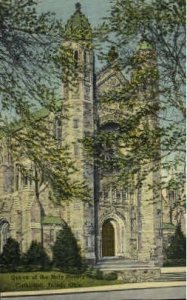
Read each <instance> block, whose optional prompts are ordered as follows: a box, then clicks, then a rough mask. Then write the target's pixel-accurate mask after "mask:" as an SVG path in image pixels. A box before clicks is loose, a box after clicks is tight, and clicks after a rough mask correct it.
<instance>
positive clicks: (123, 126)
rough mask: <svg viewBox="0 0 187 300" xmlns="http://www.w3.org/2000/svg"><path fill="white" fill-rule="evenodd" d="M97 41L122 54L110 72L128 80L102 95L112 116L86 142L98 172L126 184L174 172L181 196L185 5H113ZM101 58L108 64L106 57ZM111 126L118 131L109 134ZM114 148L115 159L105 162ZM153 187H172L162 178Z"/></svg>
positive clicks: (156, 1)
mask: <svg viewBox="0 0 187 300" xmlns="http://www.w3.org/2000/svg"><path fill="white" fill-rule="evenodd" d="M98 32H99V31H98ZM98 36H99V38H100V40H101V41H105V42H106V41H107V42H108V45H109V46H110V45H111V46H112V47H113V49H114V46H115V47H116V49H118V54H119V57H118V59H117V61H115V64H114V65H113V68H114V69H115V68H116V66H118V70H122V71H123V74H124V75H125V80H124V82H121V87H117V88H116V90H115V89H109V91H107V92H106V93H103V94H102V95H100V96H99V97H100V98H99V102H98V107H99V110H101V111H103V112H106V113H107V112H108V113H107V117H108V119H107V118H106V120H104V121H103V120H102V121H101V120H100V124H99V126H98V129H99V130H98V132H97V133H96V135H95V137H94V138H93V139H89V138H88V139H87V140H86V141H85V148H86V149H87V152H88V153H89V154H93V155H94V157H95V163H96V164H97V165H98V167H99V169H100V170H101V173H111V171H112V172H113V173H114V174H115V177H116V175H117V176H118V179H117V181H118V182H119V181H122V184H125V185H127V184H128V182H129V181H132V180H131V178H132V177H133V176H134V175H137V176H136V177H138V178H139V179H138V180H139V181H141V182H142V181H143V180H144V179H145V178H146V176H147V175H148V174H150V172H152V171H155V172H156V171H160V169H161V168H162V169H163V170H164V174H165V173H166V174H167V176H168V173H169V174H171V173H172V175H173V178H174V179H175V183H176V185H177V186H176V187H175V188H176V190H178V192H179V193H181V194H183V191H184V182H185V176H184V169H185V167H184V166H185V81H186V78H185V1H184V0H177V1H175V0H172V1H168V0H164V1H163V0H151V1H144V0H141V1H131V0H112V8H111V12H110V15H109V16H108V17H106V18H105V22H104V23H103V25H102V26H101V27H100V32H99V34H98ZM110 52H111V51H110ZM104 58H105V59H106V61H107V60H108V58H107V54H106V55H104ZM115 58H117V55H116V57H115ZM110 108H111V109H110ZM109 122H111V123H113V124H114V123H115V124H117V127H118V129H117V130H115V129H114V126H110V127H111V128H110V129H107V126H106V125H107V123H109ZM103 124H104V125H103ZM114 145H115V151H114V152H115V155H111V156H110V158H109V159H108V160H107V159H106V157H107V156H108V149H113V147H114ZM150 162H152V164H151V163H150ZM116 171H117V172H116ZM167 176H166V177H167ZM141 182H140V184H141ZM155 184H157V187H159V188H160V189H168V188H169V187H168V185H169V184H168V180H167V179H166V178H164V177H163V180H161V182H159V180H158V181H157V182H155ZM179 205H181V203H180V204H179Z"/></svg>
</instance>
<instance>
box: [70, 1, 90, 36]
mask: <svg viewBox="0 0 187 300" xmlns="http://www.w3.org/2000/svg"><path fill="white" fill-rule="evenodd" d="M75 9H76V10H75V12H74V14H73V15H72V16H71V17H70V19H69V20H68V21H67V24H66V26H65V38H67V39H70V40H85V41H86V40H91V39H92V28H91V25H90V23H89V21H88V19H87V18H86V16H85V15H84V14H83V13H82V11H81V4H80V3H76V4H75Z"/></svg>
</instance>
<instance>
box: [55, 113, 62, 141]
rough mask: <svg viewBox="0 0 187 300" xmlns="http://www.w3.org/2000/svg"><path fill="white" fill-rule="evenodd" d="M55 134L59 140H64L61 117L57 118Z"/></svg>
mask: <svg viewBox="0 0 187 300" xmlns="http://www.w3.org/2000/svg"><path fill="white" fill-rule="evenodd" d="M54 136H55V138H56V140H57V141H61V140H62V121H61V119H59V118H56V119H55V125H54Z"/></svg>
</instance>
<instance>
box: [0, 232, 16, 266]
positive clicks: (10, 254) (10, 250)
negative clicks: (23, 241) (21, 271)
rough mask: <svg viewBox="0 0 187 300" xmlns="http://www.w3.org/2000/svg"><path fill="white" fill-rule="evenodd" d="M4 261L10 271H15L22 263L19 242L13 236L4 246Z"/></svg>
mask: <svg viewBox="0 0 187 300" xmlns="http://www.w3.org/2000/svg"><path fill="white" fill-rule="evenodd" d="M2 263H3V264H4V265H5V266H6V267H7V268H8V270H9V271H15V270H16V268H17V267H18V266H19V263H20V248H19V243H18V242H17V241H16V240H14V239H12V238H11V237H10V238H8V239H7V241H6V244H5V245H4V247H3V252H2Z"/></svg>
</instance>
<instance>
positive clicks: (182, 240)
mask: <svg viewBox="0 0 187 300" xmlns="http://www.w3.org/2000/svg"><path fill="white" fill-rule="evenodd" d="M180 258H183V259H185V258H186V237H185V236H184V234H183V232H182V230H181V225H180V224H178V225H177V227H176V230H175V234H174V236H173V237H172V238H171V243H170V245H169V247H168V248H167V249H166V259H180Z"/></svg>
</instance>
